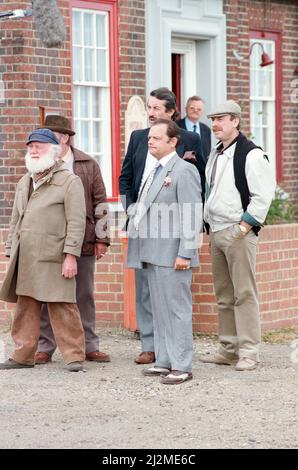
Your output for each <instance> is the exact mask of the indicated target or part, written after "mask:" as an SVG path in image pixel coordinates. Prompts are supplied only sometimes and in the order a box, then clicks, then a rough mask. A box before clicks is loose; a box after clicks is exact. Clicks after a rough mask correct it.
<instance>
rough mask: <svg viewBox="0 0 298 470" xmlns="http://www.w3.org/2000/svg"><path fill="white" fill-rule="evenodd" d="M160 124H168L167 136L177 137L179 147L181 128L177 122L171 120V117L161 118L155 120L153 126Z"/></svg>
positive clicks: (170, 137)
mask: <svg viewBox="0 0 298 470" xmlns="http://www.w3.org/2000/svg"><path fill="white" fill-rule="evenodd" d="M159 124H165V125H166V126H167V136H168V137H169V139H172V138H173V137H176V139H177V144H176V147H177V145H179V142H180V128H179V127H178V126H177V124H176V122H174V121H170V120H169V119H164V118H160V119H157V120H156V121H154V123H153V124H152V126H151V128H152V127H154V126H158V125H159Z"/></svg>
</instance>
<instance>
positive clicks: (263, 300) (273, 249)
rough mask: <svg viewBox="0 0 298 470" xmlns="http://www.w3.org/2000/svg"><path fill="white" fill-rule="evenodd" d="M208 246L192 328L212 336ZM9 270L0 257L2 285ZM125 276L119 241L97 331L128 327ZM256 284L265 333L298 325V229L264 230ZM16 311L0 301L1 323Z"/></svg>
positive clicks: (196, 284) (103, 274)
mask: <svg viewBox="0 0 298 470" xmlns="http://www.w3.org/2000/svg"><path fill="white" fill-rule="evenodd" d="M206 242H207V239H205V240H204V244H203V247H202V249H201V255H200V259H201V267H200V268H196V269H194V274H193V286H192V290H193V314H194V315H193V327H194V331H195V332H201V333H212V332H217V314H216V303H215V297H214V292H213V284H212V275H211V262H210V256H209V253H208V245H207V243H206ZM1 246H2V245H1ZM5 269H6V261H5V259H4V258H3V256H1V255H0V280H1V278H2V277H3V276H4V271H5ZM123 274H124V273H123V245H122V242H121V240H120V239H116V240H114V242H113V245H112V248H111V251H110V253H109V254H108V255H107V258H106V261H105V263H104V264H102V263H97V273H96V276H95V278H96V281H95V299H96V310H97V322H98V326H110V327H112V326H114V327H123V318H124V307H123V283H124V279H123ZM257 283H258V289H259V300H260V310H261V319H262V328H263V331H266V330H274V329H279V328H285V327H291V326H298V224H292V225H279V226H278V225H275V226H267V227H265V228H264V229H262V231H261V233H260V243H259V246H258V257H257ZM12 308H13V305H8V304H5V303H3V302H0V322H1V323H7V322H8V321H9V319H10V314H11V311H12ZM133 309H134V302H132V310H133Z"/></svg>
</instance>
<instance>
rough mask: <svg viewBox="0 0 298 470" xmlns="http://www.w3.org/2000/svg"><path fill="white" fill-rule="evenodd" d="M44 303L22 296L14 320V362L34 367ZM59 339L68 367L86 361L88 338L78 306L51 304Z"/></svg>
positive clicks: (60, 303)
mask: <svg viewBox="0 0 298 470" xmlns="http://www.w3.org/2000/svg"><path fill="white" fill-rule="evenodd" d="M41 306H42V302H40V301H38V300H35V299H33V298H32V297H27V296H23V295H20V296H19V297H18V301H17V305H16V311H15V315H14V318H13V323H12V329H11V336H12V338H13V340H14V342H15V345H16V348H15V350H14V352H13V355H12V359H14V360H15V361H16V362H19V363H20V364H34V355H35V352H36V350H37V344H38V338H39V330H40V310H41ZM47 306H48V311H49V316H50V322H51V325H52V328H53V331H54V335H55V339H56V342H57V345H58V347H59V349H60V352H61V354H62V356H63V359H64V361H65V363H66V364H69V363H71V362H76V361H79V362H83V361H84V360H85V338H84V330H83V326H82V322H81V318H80V312H79V309H78V307H77V305H76V304H75V303H67V302H49V303H48V304H47Z"/></svg>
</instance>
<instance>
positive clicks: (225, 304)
mask: <svg viewBox="0 0 298 470" xmlns="http://www.w3.org/2000/svg"><path fill="white" fill-rule="evenodd" d="M257 240H258V237H257V236H256V235H255V234H254V232H253V231H252V230H250V231H249V232H248V233H247V234H246V235H243V233H242V232H241V230H240V228H239V224H235V225H232V226H230V227H228V228H226V229H224V230H220V231H218V232H213V233H212V232H210V241H211V256H212V271H213V281H214V289H215V295H216V297H217V305H218V313H219V341H220V353H221V354H223V355H224V356H226V357H228V358H230V359H233V358H235V357H236V356H237V357H238V356H239V357H248V358H250V359H254V360H256V361H259V345H260V341H261V326H260V315H259V304H258V299H257V285H256V274H255V266H256V250H257Z"/></svg>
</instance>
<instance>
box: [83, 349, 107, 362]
mask: <svg viewBox="0 0 298 470" xmlns="http://www.w3.org/2000/svg"><path fill="white" fill-rule="evenodd" d="M86 361H94V362H111V358H110V356H109V355H108V354H106V353H104V352H102V351H92V352H89V353H87V354H86Z"/></svg>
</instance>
